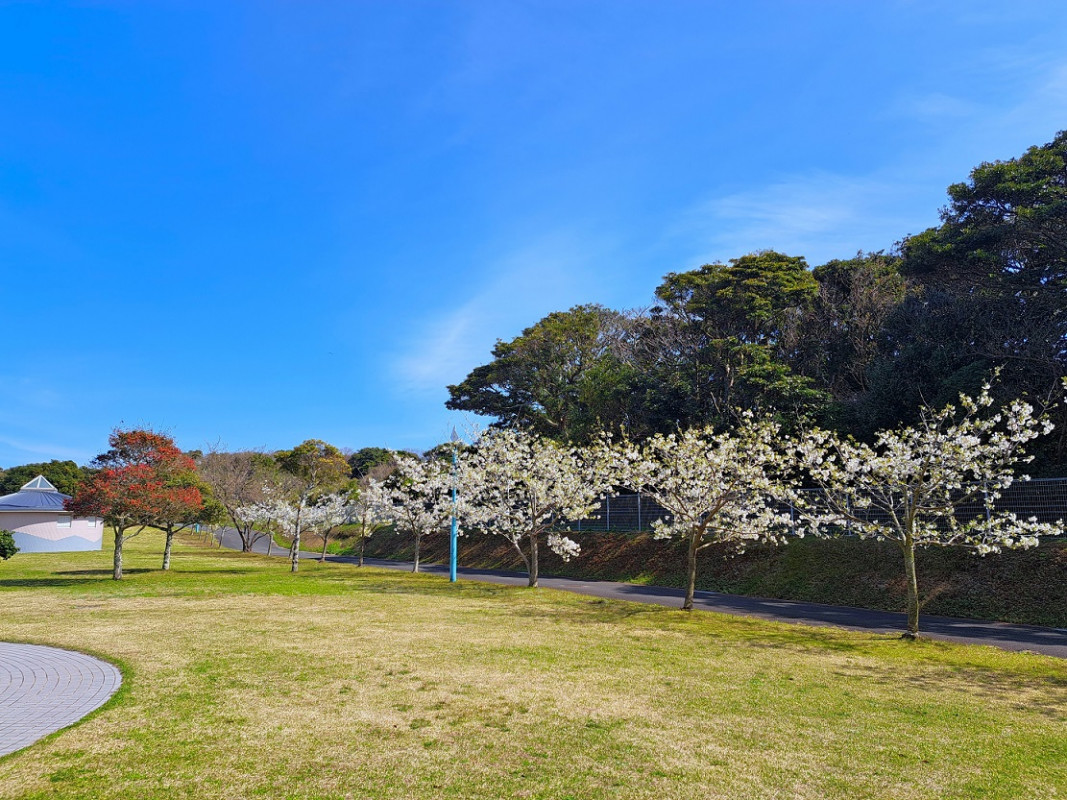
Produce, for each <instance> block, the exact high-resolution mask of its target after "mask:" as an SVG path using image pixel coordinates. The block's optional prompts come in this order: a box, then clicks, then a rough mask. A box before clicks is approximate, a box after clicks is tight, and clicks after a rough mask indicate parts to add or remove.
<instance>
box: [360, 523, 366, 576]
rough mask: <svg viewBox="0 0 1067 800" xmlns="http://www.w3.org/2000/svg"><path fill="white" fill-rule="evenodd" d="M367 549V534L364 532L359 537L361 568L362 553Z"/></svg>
mask: <svg viewBox="0 0 1067 800" xmlns="http://www.w3.org/2000/svg"><path fill="white" fill-rule="evenodd" d="M366 549H367V533H366V531H364V532H363V533H362V534H361V535H360V537H359V565H360V566H361V567H362V566H363V551H364V550H366Z"/></svg>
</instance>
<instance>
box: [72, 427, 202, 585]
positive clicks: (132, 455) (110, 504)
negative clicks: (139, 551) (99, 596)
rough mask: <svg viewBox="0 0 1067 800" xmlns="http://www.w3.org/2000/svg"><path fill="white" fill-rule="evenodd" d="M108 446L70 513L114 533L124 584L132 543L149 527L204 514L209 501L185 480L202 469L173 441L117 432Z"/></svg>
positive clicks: (116, 564)
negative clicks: (96, 520) (126, 547)
mask: <svg viewBox="0 0 1067 800" xmlns="http://www.w3.org/2000/svg"><path fill="white" fill-rule="evenodd" d="M108 444H110V445H111V449H110V450H108V451H107V452H106V453H101V454H100V455H98V456H97V457H96V458H95V459H94V460H93V466H94V467H97V468H99V472H97V473H96V474H94V475H93V476H92V477H91V478H89V479H88V480H86V481H84V482H83V483H82V484H81V486H80V487H79V488H78V490H77V493H76V494H75V495H74V497H72V498H71V499H70V500H68V501H67V504H66V507H67V510H68V511H70V512H72V513H73V514H77V515H78V516H86V517H89V516H93V517H102V518H103V520H104V522H105V524H107V525H110V526H111V527H112V528H113V529H114V531H115V559H114V575H113V577H114V578H115V580H121V579H122V545H123V544H124V543H125V542H126V540H127V539H130V538H133V537H134V536H136V535H137V534H139V533H140V532H141V531H143V530H144V529H145V528H146V527H148V526H149V525H155V524H158V523H160V522H161V521H165V520H168V519H175V518H178V517H181V516H183V515H184V514H186V513H189V514H195V513H198V512H199V511H200V510H201V509H202V508H203V497H202V496H201V493H200V490H199V489H198V488H196V487H195V486H188V485H183V483H184V482H183V481H182V480H180V477H181V476H182V475H184V474H189V473H191V472H192V471H193V470H195V468H196V464H195V463H194V462H193V460H192V459H191V458H189V457H188V456H187V455H185V454H184V453H182V451H181V450H180V449H178V447H176V446H175V444H174V440H173V439H171V438H170V437H169V436H166V435H165V434H162V433H157V432H155V431H152V430H121V429H119V428H116V429H115V430H114V431H113V432H112V433H111V436H110V437H109V438H108Z"/></svg>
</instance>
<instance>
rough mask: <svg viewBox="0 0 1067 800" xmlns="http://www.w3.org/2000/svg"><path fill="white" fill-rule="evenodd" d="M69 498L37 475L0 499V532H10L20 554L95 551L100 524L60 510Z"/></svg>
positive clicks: (100, 537) (101, 531)
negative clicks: (13, 536)
mask: <svg viewBox="0 0 1067 800" xmlns="http://www.w3.org/2000/svg"><path fill="white" fill-rule="evenodd" d="M69 498H70V495H66V494H62V493H61V492H60V491H59V490H58V489H56V487H55V486H53V485H52V484H50V483H49V482H48V481H47V480H46V479H45V477H44V476H43V475H38V476H37V477H36V478H34V479H33V480H32V481H30V482H29V483H27V484H26V485H25V486H23V487H22V488H21V489H19V490H18V491H17V492H15V493H14V494H9V495H5V496H3V497H0V530H7V531H11V532H12V533H13V534H14V535H15V545H16V546H17V547H18V549H19V550H20V551H21V552H23V553H58V552H66V551H69V550H99V549H100V548H101V547H102V546H103V537H104V521H103V520H102V519H98V518H97V517H75V516H74V515H73V514H70V513H69V512H67V511H66V510H65V509H64V508H63V503H64V501H66V500H68V499H69Z"/></svg>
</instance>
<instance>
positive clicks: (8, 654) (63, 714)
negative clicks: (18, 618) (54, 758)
mask: <svg viewBox="0 0 1067 800" xmlns="http://www.w3.org/2000/svg"><path fill="white" fill-rule="evenodd" d="M121 683H122V674H121V673H120V672H119V670H118V668H117V667H115V666H113V665H111V664H108V663H107V662H106V661H101V660H100V659H98V658H93V657H92V656H87V655H85V654H84V653H76V652H74V651H72V650H60V649H59V648H56V647H42V646H40V645H35V644H14V643H10V642H0V755H7V754H8V753H13V752H15V751H16V750H21V749H22V748H23V747H27V746H28V745H31V744H33V743H34V742H36V741H37V740H38V739H40V738H42V737H44V736H47V735H48V734H50V733H53V732H55V731H58V730H60V729H62V728H65V727H67V726H68V725H71V724H73V723H75V722H77V721H78V720H79V719H81V718H82V717H84V716H85V715H86V714H88V713H89V712H90V711H93V710H95V709H97V708H99V707H100V706H102V705H103V704H104V703H106V702H107V700H108V698H110V697H111V695H113V694H114V693H115V692H116V691H117V690H118V688H119V685H120V684H121Z"/></svg>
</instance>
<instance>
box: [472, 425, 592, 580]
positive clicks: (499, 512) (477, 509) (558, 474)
mask: <svg viewBox="0 0 1067 800" xmlns="http://www.w3.org/2000/svg"><path fill="white" fill-rule="evenodd" d="M610 485H611V482H610V480H609V477H608V474H607V472H606V471H605V470H604V469H601V468H600V467H599V466H598V465H597V464H596V463H594V461H593V459H590V458H586V457H585V456H584V455H583V453H581V452H580V451H578V450H576V449H574V448H571V447H566V446H563V445H560V444H557V443H555V442H552V441H549V440H546V439H542V438H540V437H538V436H534V435H533V434H530V433H526V432H524V431H517V430H492V431H489V432H487V433H485V434H484V435H483V436H482V437H481V439H480V440H479V441H478V443H477V444H476V446H475V447H474V448H472V450H471V452H470V453H469V455H468V456H467V458H465V459H464V460H463V463H461V465H460V471H459V487H460V497H461V498H465V499H466V504H465V506H464V509H463V513H462V517H463V519H464V520H465V522H466V523H467V524H468V526H476V527H478V528H481V529H482V530H484V531H485V532H487V533H491V534H496V535H498V536H503V537H504V538H505V539H507V540H508V541H509V542H511V544H512V545H513V546H514V547H515V550H516V551H518V553H519V555H520V556H521V557H522V560H523V563H524V564H525V565H526V571H527V574H528V575H529V581H528V583H529V586H531V587H536V586H537V579H538V571H539V563H538V551H539V548H540V546H541V544H542V541H543V542H544V543H545V544H547V546H548V547H549V549H551V550H552V551H553V552H555V553H557V554H558V555H560V556H561V557H562V558H563V559H564V560H567V559H570V558H572V557H574V556H576V555H578V553H579V550H580V548H579V546H578V543H577V542H575V541H573V540H572V539H569V538H568V537H566V536H564V535H562V534H561V533H559V532H558V530H556V528H557V527H558V526H559V525H560V524H561V523H564V522H571V521H575V520H579V519H583V518H585V517H588V516H589V515H590V514H591V513H593V511H594V510H595V509H596V507H597V504H598V501H599V500H600V498H601V497H602V496H603V494H604V492H605V491H608V490H609V489H610Z"/></svg>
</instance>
